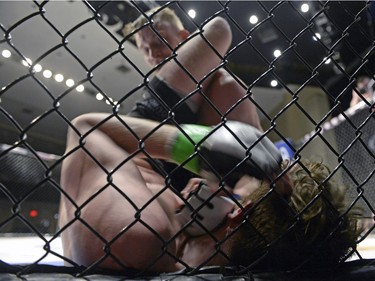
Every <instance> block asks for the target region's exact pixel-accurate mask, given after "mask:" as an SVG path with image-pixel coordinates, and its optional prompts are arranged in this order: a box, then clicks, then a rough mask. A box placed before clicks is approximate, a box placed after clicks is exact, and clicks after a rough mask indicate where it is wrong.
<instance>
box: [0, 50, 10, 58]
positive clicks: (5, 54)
mask: <svg viewBox="0 0 375 281" xmlns="http://www.w3.org/2000/svg"><path fill="white" fill-rule="evenodd" d="M1 55H2V56H3V57H4V58H6V59H7V58H10V56H11V55H12V53H11V52H10V51H9V50H3V51H2V52H1Z"/></svg>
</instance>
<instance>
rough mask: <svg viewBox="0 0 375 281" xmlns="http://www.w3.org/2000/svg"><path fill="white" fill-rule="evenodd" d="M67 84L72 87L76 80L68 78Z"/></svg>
mask: <svg viewBox="0 0 375 281" xmlns="http://www.w3.org/2000/svg"><path fill="white" fill-rule="evenodd" d="M65 84H66V85H67V86H68V87H72V86H74V84H75V83H74V80H73V79H70V78H69V79H67V80H66V81H65Z"/></svg>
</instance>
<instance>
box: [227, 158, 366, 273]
mask: <svg viewBox="0 0 375 281" xmlns="http://www.w3.org/2000/svg"><path fill="white" fill-rule="evenodd" d="M289 175H290V177H291V179H292V181H293V185H294V186H293V192H292V195H291V196H290V197H289V198H287V199H286V198H283V197H281V196H280V195H278V194H277V193H275V192H270V186H269V183H263V184H262V185H261V187H260V188H259V189H258V190H257V191H256V192H254V193H253V194H252V195H250V196H249V198H247V200H249V199H250V200H251V201H252V202H254V204H255V207H254V208H253V210H252V213H250V214H249V216H248V218H247V220H246V222H245V223H244V224H243V225H241V226H240V227H239V228H238V231H239V235H238V236H237V237H236V236H233V240H234V245H235V246H234V249H233V252H232V255H231V258H232V263H233V264H236V265H245V266H247V265H249V264H251V263H253V262H255V261H257V260H258V259H259V258H261V259H260V260H258V261H259V264H258V267H260V268H262V269H268V270H269V269H272V270H290V269H293V268H296V267H298V266H322V265H329V264H332V263H338V262H340V261H342V260H343V258H344V257H346V256H347V255H348V254H349V253H350V252H351V250H353V249H354V248H355V247H356V240H357V238H358V237H359V235H360V234H361V232H362V229H361V227H359V223H358V218H360V217H362V216H363V214H362V211H361V209H360V208H358V207H351V208H349V204H348V202H347V198H346V193H347V189H346V188H345V187H343V186H340V185H338V184H337V183H336V182H334V181H333V180H332V179H330V180H327V179H328V178H329V176H330V170H329V169H328V168H327V167H326V166H325V165H324V164H322V163H310V162H308V161H303V164H302V165H301V166H299V167H297V168H296V169H295V170H293V171H292V172H290V173H289Z"/></svg>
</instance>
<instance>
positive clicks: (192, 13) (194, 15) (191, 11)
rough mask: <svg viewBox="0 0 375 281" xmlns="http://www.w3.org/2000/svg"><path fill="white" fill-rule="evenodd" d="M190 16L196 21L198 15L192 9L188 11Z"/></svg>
mask: <svg viewBox="0 0 375 281" xmlns="http://www.w3.org/2000/svg"><path fill="white" fill-rule="evenodd" d="M188 15H189V16H190V17H191V18H192V19H194V18H195V17H196V15H197V13H196V11H195V10H193V9H191V10H189V11H188Z"/></svg>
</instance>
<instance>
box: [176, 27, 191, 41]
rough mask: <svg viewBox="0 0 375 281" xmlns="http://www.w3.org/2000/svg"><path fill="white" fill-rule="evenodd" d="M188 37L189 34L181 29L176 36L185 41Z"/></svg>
mask: <svg viewBox="0 0 375 281" xmlns="http://www.w3.org/2000/svg"><path fill="white" fill-rule="evenodd" d="M189 35H190V32H189V31H187V30H186V29H182V30H180V31H179V32H178V36H180V38H181V39H182V40H185V39H186V38H188V37H189Z"/></svg>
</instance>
